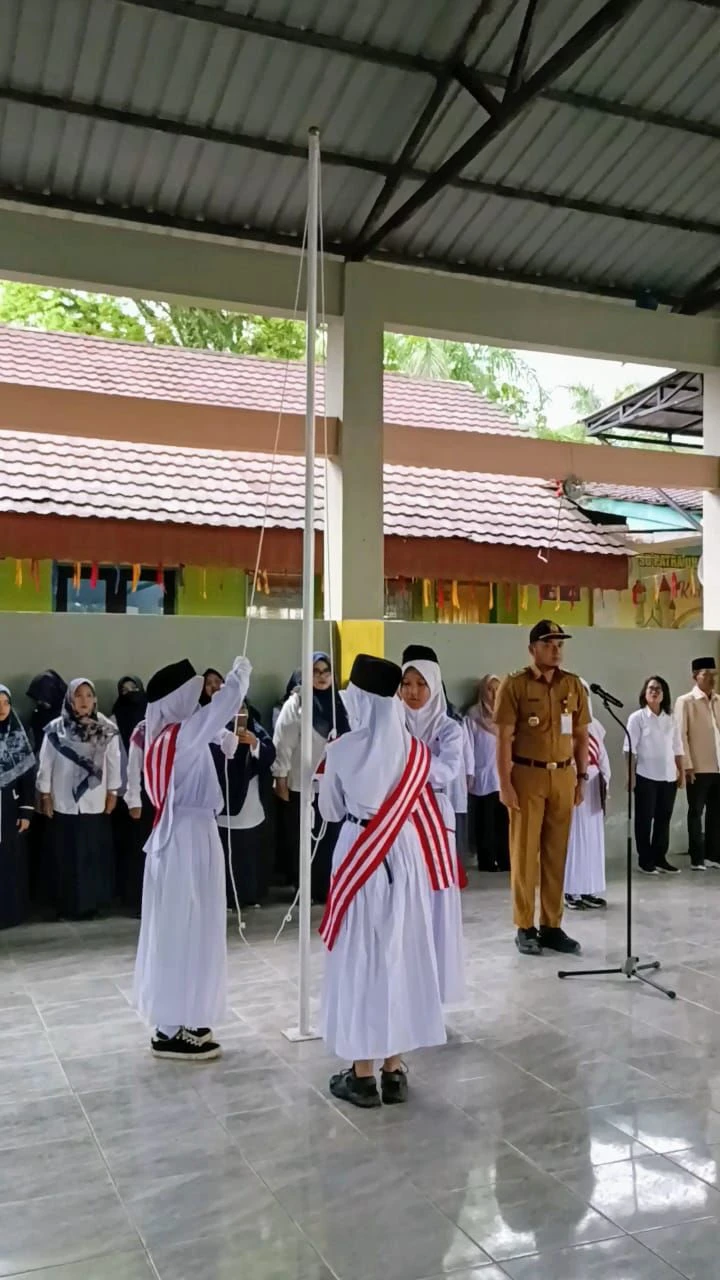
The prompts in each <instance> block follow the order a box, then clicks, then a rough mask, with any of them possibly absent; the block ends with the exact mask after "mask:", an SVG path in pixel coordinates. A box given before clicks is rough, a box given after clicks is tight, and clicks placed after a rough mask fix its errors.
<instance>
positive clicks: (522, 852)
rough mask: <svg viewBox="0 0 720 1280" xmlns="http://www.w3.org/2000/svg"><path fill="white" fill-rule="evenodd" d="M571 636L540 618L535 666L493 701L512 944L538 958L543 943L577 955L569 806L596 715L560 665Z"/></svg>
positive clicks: (533, 636) (582, 774)
mask: <svg viewBox="0 0 720 1280" xmlns="http://www.w3.org/2000/svg"><path fill="white" fill-rule="evenodd" d="M569 639H571V637H570V636H568V635H567V634H566V633H565V632H564V631H563V629H562V627H559V626H558V625H557V623H556V622H538V623H537V624H536V625H535V626H534V627H533V629H532V631H531V632H530V656H531V658H532V662H531V664H530V666H529V667H525V668H524V669H523V670H522V671H517V672H515V673H514V675H510V676H506V677H505V679H504V680H503V682H502V684H501V685H500V688H499V689H498V694H497V700H496V703H495V717H494V718H495V723H496V725H497V727H498V738H497V763H498V775H499V779H500V799H501V800H502V803H503V804H504V805H505V806H506V808H507V809H508V812H509V815H510V868H511V875H512V894H513V916H514V920H515V925H516V927H517V936H516V939H515V942H516V945H517V948H518V950H519V951H521V952H522V953H523V955H540V954H541V952H542V949H543V947H549V948H550V949H551V950H553V951H562V952H566V953H569V954H575V955H577V954H579V952H580V944H579V943H577V942H575V941H574V940H573V939H572V938H569V937H568V936H567V934H566V933H565V932H564V930H563V929H562V928H561V927H560V925H561V921H562V915H563V901H564V900H563V884H564V878H565V860H566V858H567V846H568V837H569V835H570V822H571V819H572V811H573V806H574V805H578V804H582V800H583V794H584V787H585V782H586V781H587V767H588V725H589V724H590V718H591V717H590V712H589V709H588V700H587V695H586V693H585V689H584V688H583V685H582V683H581V681H580V678H579V677H578V676H574V675H571V674H570V672H568V671H563V670H562V668H561V665H560V664H561V662H562V656H563V647H564V643H565V641H566V640H569ZM538 881H539V884H540V930H539V931H538V930H537V929H536V928H535V891H536V888H537V885H538Z"/></svg>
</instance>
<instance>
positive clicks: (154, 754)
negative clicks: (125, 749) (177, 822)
mask: <svg viewBox="0 0 720 1280" xmlns="http://www.w3.org/2000/svg"><path fill="white" fill-rule="evenodd" d="M179 732H180V725H179V724H169V725H166V726H165V728H164V729H162V730H161V732H160V733H159V734H158V736H157V738H155V740H154V741H153V742H151V743H150V746H149V747H147V749H146V751H145V790H146V791H147V793H148V797H149V799H150V803H151V804H152V805H153V807H154V809H155V818H154V820H153V829H154V828H155V827H156V826H157V824H158V822H159V821H160V819H161V817H162V813H163V809H164V807H165V802H166V800H167V797H168V791H169V789H170V778H171V777H172V768H173V764H174V763H175V751H176V748H177V737H178V733H179Z"/></svg>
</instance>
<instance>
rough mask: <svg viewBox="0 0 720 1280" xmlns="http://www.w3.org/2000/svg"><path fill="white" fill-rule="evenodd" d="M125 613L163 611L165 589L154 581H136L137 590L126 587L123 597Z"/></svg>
mask: <svg viewBox="0 0 720 1280" xmlns="http://www.w3.org/2000/svg"><path fill="white" fill-rule="evenodd" d="M125 612H126V613H164V612H165V591H164V589H163V588H162V587H159V586H158V585H157V583H156V582H138V584H137V590H136V591H131V590H130V588H129V587H128V589H127V594H126V598H125Z"/></svg>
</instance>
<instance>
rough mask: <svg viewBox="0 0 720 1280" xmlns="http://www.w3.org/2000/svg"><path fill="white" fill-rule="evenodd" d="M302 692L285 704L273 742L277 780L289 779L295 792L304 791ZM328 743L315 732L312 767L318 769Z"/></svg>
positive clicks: (289, 785) (274, 771)
mask: <svg viewBox="0 0 720 1280" xmlns="http://www.w3.org/2000/svg"><path fill="white" fill-rule="evenodd" d="M300 722H301V703H300V693H299V692H298V690H297V689H296V690H295V692H294V693H291V694H290V697H289V698H288V700H287V702H285V703H284V704H283V707H282V709H281V711H280V715H279V716H278V718H277V723H276V725H275V732H274V734H273V743H274V744H275V763H274V765H273V766H272V775H273V777H274V778H287V780H288V787H289V789H290V790H291V791H300V789H301V787H302V759H301V755H300ZM326 746H327V741H326V740H325V738H323V736H322V734H320V733H318V732H317V730H315V729H313V735H312V767H313V773H315V770H316V769H317V767H318V765H319V763H320V761H321V760H322V758H323V755H324V754H325V748H326Z"/></svg>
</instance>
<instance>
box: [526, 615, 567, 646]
mask: <svg viewBox="0 0 720 1280" xmlns="http://www.w3.org/2000/svg"><path fill="white" fill-rule="evenodd" d="M539 640H572V636H571V635H569V634H568V632H567V631H563V629H562V627H559V626H558V624H557V622H548V621H547V620H546V619H543V621H542V622H536V623H535V626H534V627H533V629H532V631H531V632H530V644H537V643H538V641H539Z"/></svg>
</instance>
